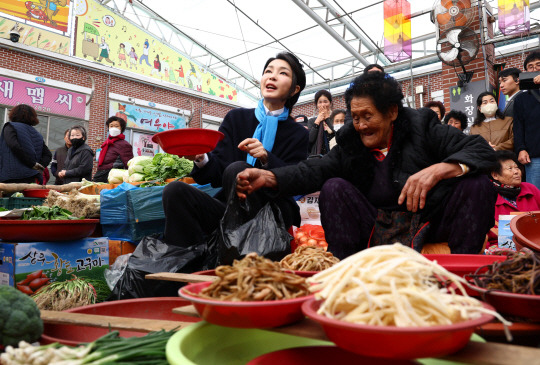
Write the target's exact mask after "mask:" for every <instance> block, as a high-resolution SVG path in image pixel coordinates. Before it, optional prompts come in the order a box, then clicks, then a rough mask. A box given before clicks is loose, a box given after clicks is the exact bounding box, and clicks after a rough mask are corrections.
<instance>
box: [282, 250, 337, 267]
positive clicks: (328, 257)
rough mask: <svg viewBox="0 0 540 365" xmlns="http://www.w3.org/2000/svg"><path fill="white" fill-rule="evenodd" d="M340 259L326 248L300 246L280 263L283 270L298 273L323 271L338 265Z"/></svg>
mask: <svg viewBox="0 0 540 365" xmlns="http://www.w3.org/2000/svg"><path fill="white" fill-rule="evenodd" d="M338 262H339V259H338V258H337V257H335V256H334V255H332V253H331V252H327V251H326V250H325V249H324V248H321V247H313V246H299V247H298V248H297V249H296V250H295V251H294V253H291V254H289V255H287V256H285V257H284V258H283V259H282V260H281V261H280V262H279V263H280V265H281V267H282V268H284V269H289V270H298V271H323V270H326V269H328V268H329V267H332V266H333V265H334V264H337V263H338Z"/></svg>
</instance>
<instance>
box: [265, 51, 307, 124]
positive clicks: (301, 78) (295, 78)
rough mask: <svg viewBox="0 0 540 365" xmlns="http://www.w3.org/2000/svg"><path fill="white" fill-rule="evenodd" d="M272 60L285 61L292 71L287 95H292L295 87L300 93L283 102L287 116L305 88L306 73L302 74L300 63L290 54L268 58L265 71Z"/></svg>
mask: <svg viewBox="0 0 540 365" xmlns="http://www.w3.org/2000/svg"><path fill="white" fill-rule="evenodd" d="M274 60H282V61H285V62H287V63H288V64H289V66H291V70H292V84H291V90H290V91H289V94H292V92H293V91H294V89H296V86H297V85H298V86H300V91H298V92H297V93H296V94H294V95H293V96H291V97H289V98H288V99H287V101H285V106H286V107H287V108H288V109H289V115H291V112H292V108H293V106H294V104H296V102H297V101H298V98H299V97H300V93H301V92H302V90H304V88H305V87H306V73H305V72H304V69H303V67H302V65H301V64H300V61H298V58H296V56H295V55H293V54H292V53H290V52H281V53H278V54H277V55H276V57H270V58H269V59H268V60H267V61H266V64H265V65H264V68H263V73H264V70H266V67H268V65H269V64H270V62H272V61H274Z"/></svg>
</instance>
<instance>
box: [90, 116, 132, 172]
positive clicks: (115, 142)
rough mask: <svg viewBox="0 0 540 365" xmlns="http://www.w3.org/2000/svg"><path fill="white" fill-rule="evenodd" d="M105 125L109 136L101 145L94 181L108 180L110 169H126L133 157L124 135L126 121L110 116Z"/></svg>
mask: <svg viewBox="0 0 540 365" xmlns="http://www.w3.org/2000/svg"><path fill="white" fill-rule="evenodd" d="M105 125H106V126H107V129H108V130H109V136H108V137H107V139H106V140H105V142H103V144H102V145H101V152H100V153H99V160H98V168H97V171H96V173H95V175H94V179H93V181H94V182H108V177H109V171H111V169H113V168H118V169H127V163H128V161H129V160H131V159H132V158H133V147H132V146H131V144H129V142H128V141H126V136H124V131H125V130H126V126H127V124H126V121H125V120H124V119H123V118H120V117H110V118H109V119H107V121H106V122H105Z"/></svg>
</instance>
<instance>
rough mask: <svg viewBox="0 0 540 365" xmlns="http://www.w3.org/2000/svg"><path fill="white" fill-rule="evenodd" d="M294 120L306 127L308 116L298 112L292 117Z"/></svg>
mask: <svg viewBox="0 0 540 365" xmlns="http://www.w3.org/2000/svg"><path fill="white" fill-rule="evenodd" d="M294 121H295V122H296V123H298V124H300V125H301V126H302V127H304V128H306V129H308V117H306V116H305V115H304V114H299V115H297V116H296V117H294Z"/></svg>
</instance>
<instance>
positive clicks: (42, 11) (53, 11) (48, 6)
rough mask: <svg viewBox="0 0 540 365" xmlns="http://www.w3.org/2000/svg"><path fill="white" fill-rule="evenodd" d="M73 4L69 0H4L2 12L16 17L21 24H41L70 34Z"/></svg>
mask: <svg viewBox="0 0 540 365" xmlns="http://www.w3.org/2000/svg"><path fill="white" fill-rule="evenodd" d="M71 6H72V2H71V1H69V0H34V1H20V0H2V1H0V14H3V15H7V16H10V17H12V18H14V20H16V21H17V22H19V24H20V25H22V24H26V25H28V26H32V25H39V26H40V27H46V28H49V29H51V30H54V31H56V32H62V33H64V34H66V35H69V30H70V29H69V18H70V12H71ZM21 23H22V24H21Z"/></svg>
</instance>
